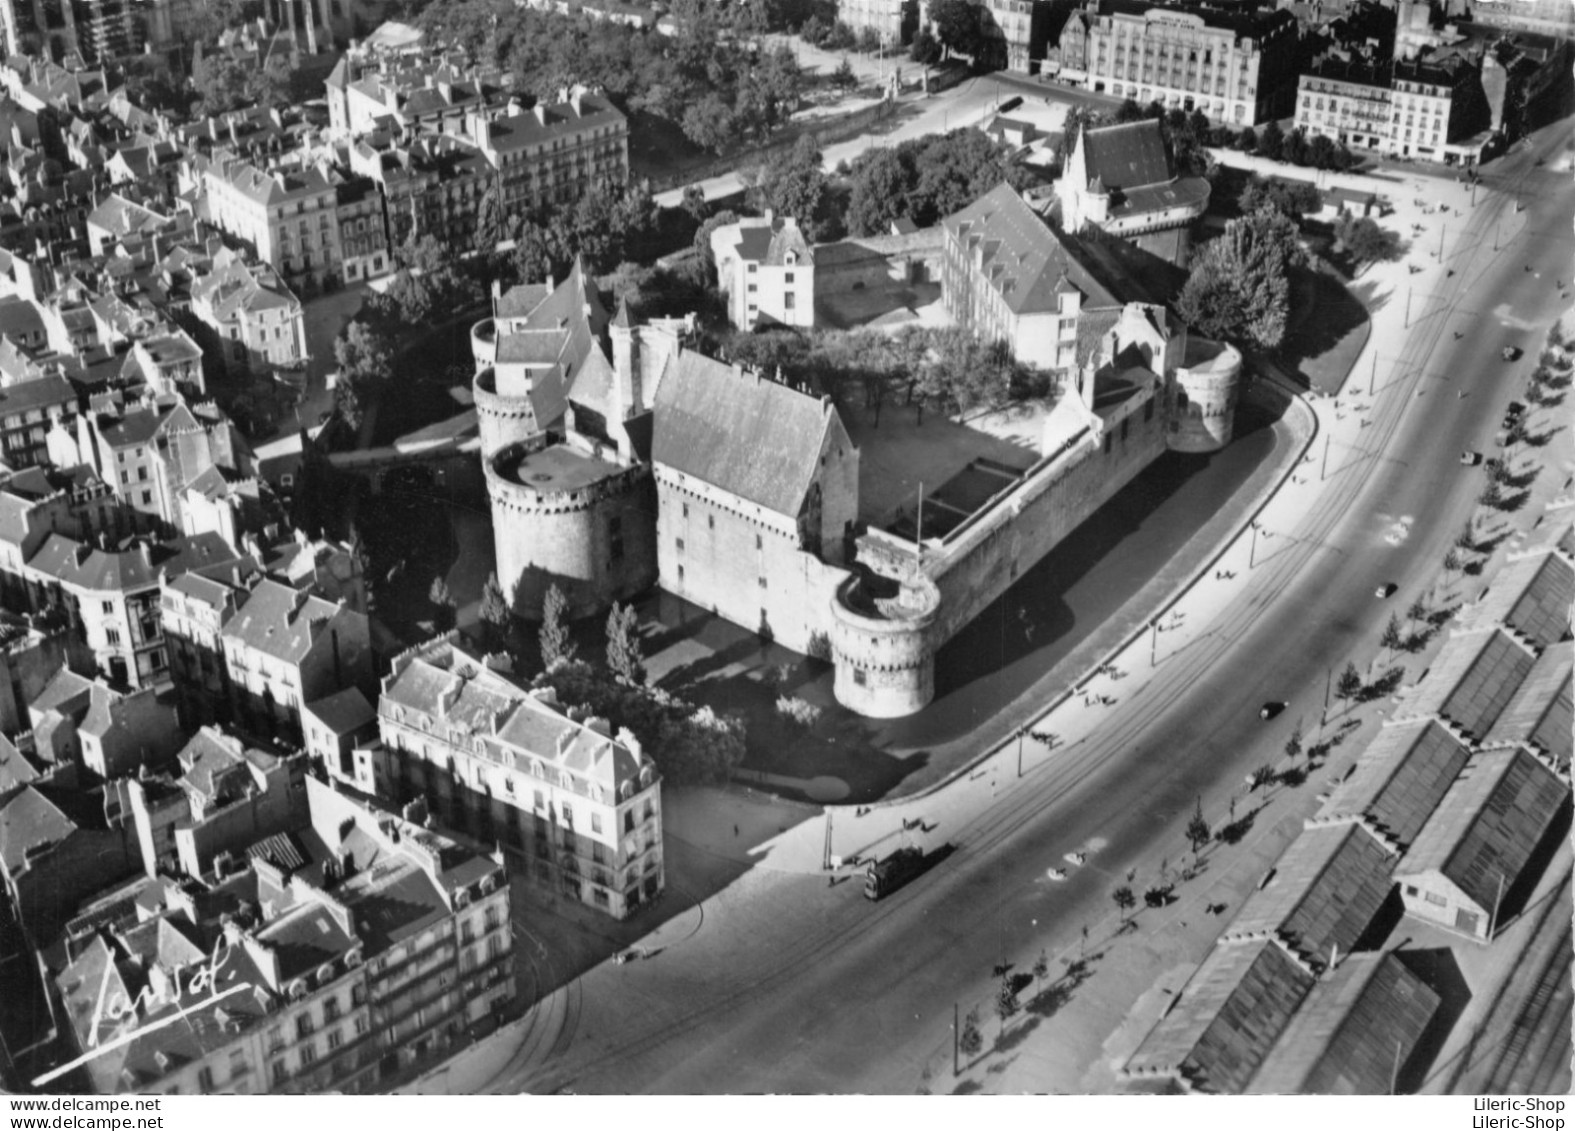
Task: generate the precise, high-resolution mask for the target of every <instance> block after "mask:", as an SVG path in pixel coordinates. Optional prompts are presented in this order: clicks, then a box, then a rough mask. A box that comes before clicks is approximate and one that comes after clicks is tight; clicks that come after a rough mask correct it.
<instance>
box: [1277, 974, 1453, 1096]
mask: <svg viewBox="0 0 1575 1131" xmlns="http://www.w3.org/2000/svg"><path fill="white" fill-rule="evenodd" d="M1439 1003H1440V999H1439V996H1438V994H1436V993H1434V992H1433V990H1431V989H1430V988H1429V987H1428V986H1427V984H1426V983H1424V982H1423V981H1422V979H1420V978H1418V977H1417V976H1416V975H1415V974H1413V973H1412V972H1411V971H1410V970H1408V969H1407V968H1406V966H1405V963H1404V962H1403V961H1402V960H1401V958H1400V956H1399V955H1398V954H1396V953H1394V952H1393V951H1391V952H1390V953H1388V954H1357V955H1352V956H1351V957H1350V958H1348V959H1345V960H1344V961H1342V962H1341V964H1340V965H1339V966H1338V967H1336V968H1335V970H1333V971H1332V972H1331V973H1329V974H1326V975H1325V976H1324V979H1323V980H1322V981H1321V982H1319V983H1318V984H1317V985H1316V986H1314V987H1313V988H1312V992H1311V993H1309V994H1308V995H1307V1000H1306V1001H1304V1002H1302V1006H1301V1008H1300V1009H1298V1010H1297V1011H1296V1015H1295V1016H1294V1017H1292V1018H1291V1023H1290V1024H1289V1025H1287V1026H1286V1027H1285V1032H1284V1033H1283V1034H1282V1035H1281V1036H1280V1039H1279V1041H1278V1042H1276V1043H1275V1046H1274V1048H1273V1050H1272V1051H1271V1052H1270V1053H1269V1055H1268V1056H1267V1057H1265V1058H1264V1061H1263V1065H1262V1067H1260V1068H1259V1069H1258V1074H1257V1075H1256V1076H1254V1077H1253V1078H1252V1086H1251V1087H1249V1088H1248V1089H1247V1091H1248V1092H1249V1093H1250V1094H1254V1095H1292V1094H1295V1095H1337V1096H1377V1095H1385V1094H1387V1093H1388V1092H1389V1090H1390V1088H1391V1086H1392V1085H1393V1073H1394V1071H1395V1060H1396V1054H1397V1051H1398V1055H1399V1061H1400V1064H1401V1065H1404V1064H1405V1062H1406V1061H1407V1060H1408V1059H1409V1058H1410V1056H1411V1053H1412V1052H1414V1051H1415V1049H1416V1046H1417V1043H1418V1042H1419V1041H1420V1039H1421V1037H1422V1033H1423V1032H1424V1031H1425V1030H1426V1029H1427V1026H1428V1023H1429V1022H1430V1021H1432V1019H1433V1015H1434V1014H1435V1013H1436V1012H1437V1011H1438V1006H1439Z"/></svg>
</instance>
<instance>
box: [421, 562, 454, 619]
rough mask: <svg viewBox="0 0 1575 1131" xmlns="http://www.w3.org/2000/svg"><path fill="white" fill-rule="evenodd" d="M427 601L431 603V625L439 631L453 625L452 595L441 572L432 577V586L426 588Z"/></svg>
mask: <svg viewBox="0 0 1575 1131" xmlns="http://www.w3.org/2000/svg"><path fill="white" fill-rule="evenodd" d="M427 601H428V602H430V603H431V605H432V625H433V627H434V628H436V629H437V630H438V631H439V632H447V631H448V630H449V629H451V628H453V627H454V611H455V609H454V595H453V594H452V593H450V592H449V591H448V582H447V581H446V580H444V578H443V575H442V574H438V575H437V576H436V577H434V578H433V579H432V588H431V589H428V590H427Z"/></svg>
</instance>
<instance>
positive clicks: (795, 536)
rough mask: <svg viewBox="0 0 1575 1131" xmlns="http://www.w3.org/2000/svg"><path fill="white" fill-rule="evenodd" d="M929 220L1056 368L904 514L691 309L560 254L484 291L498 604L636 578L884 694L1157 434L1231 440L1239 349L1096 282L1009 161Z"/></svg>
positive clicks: (1210, 442) (917, 704) (1085, 508)
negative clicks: (674, 310)
mask: <svg viewBox="0 0 1575 1131" xmlns="http://www.w3.org/2000/svg"><path fill="white" fill-rule="evenodd" d="M943 226H944V238H945V241H946V252H945V254H946V263H947V269H946V271H945V273H944V276H943V289H944V292H945V293H944V297H945V300H946V303H947V305H948V307H949V308H950V309H952V310H953V311H954V312H959V313H960V314H961V315H962V316H961V317H959V321H960V322H961V323H962V324H963V325H964V326H967V327H968V328H970V329H973V330H974V331H975V332H976V333H982V334H988V335H992V336H1001V331H1002V330H1003V329H1005V330H1006V334H1005V335H1004V336H1006V337H1007V340H1008V341H1009V342H1010V343H1011V345H1012V348H1013V350H1014V352H1016V353H1018V354H1019V356H1023V355H1028V356H1034V357H1052V358H1058V359H1061V360H1062V361H1063V362H1064V364H1063V366H1062V367H1061V373H1062V374H1063V375H1064V377H1065V380H1064V388H1063V390H1062V392H1061V394H1060V395H1059V397H1058V399H1057V400H1056V402H1055V404H1054V407H1053V408H1052V409H1051V410H1050V411H1049V412H1048V413H1047V414H1046V416H1045V417H1044V421H1043V429H1042V434H1041V435H1040V436H1039V438H1038V444H1037V451H1036V452H1035V453H1034V454H1035V458H1034V461H1033V462H1032V464H1031V466H1028V467H1026V468H1024V469H1020V470H1014V469H1006V471H1008V472H1010V474H1007V473H1006V472H1003V471H1002V470H1001V469H990V468H986V469H982V470H979V469H976V468H975V467H974V466H973V465H970V466H969V467H968V468H965V469H963V471H962V472H960V473H959V474H958V475H957V476H955V477H954V479H957V480H961V479H962V478H963V477H964V476H966V475H970V474H972V475H975V477H976V478H977V477H978V476H980V475H984V476H986V477H988V476H989V475H992V474H993V475H995V476H996V477H997V478H996V479H995V480H989V481H990V482H992V483H994V484H995V490H994V491H993V493H991V494H989V495H988V497H987V498H985V499H984V501H983V502H975V503H971V504H969V505H967V506H957V505H953V504H952V503H951V502H949V501H948V500H947V499H946V497H945V493H946V491H947V489H948V486H949V483H950V481H949V483H948V484H943V485H942V487H941V488H940V489H939V490H937V491H936V493H935V494H936V496H937V499H936V501H933V502H926V503H925V504H923V505H922V506H921V509H920V511H919V512H918V513H917V514H916V515H915V519H916V521H915V523H914V524H913V525H912V527H910V526H909V525H907V524H905V523H903V522H896V521H889V520H888V519H887V518H886V517H885V516H870V515H861V513H860V489H859V476H860V461H859V449H858V447H857V446H856V445H855V444H854V443H853V441H852V439H851V438H850V436H849V433H848V429H847V426H846V424H845V422H844V421H843V419H842V416H841V413H840V412H839V411H838V409H837V408H836V406H835V405H834V404H832V402H831V400H830V399H829V398H824V397H820V396H816V395H814V394H812V393H811V392H809V391H807V390H803V389H799V388H794V387H790V386H788V385H786V384H783V383H781V382H779V381H774V380H771V379H770V378H768V377H766V376H765V375H763V374H760V373H757V372H752V371H746V370H744V369H743V368H741V367H739V366H737V365H730V364H727V363H725V362H722V361H718V360H715V359H713V358H709V357H706V356H704V355H703V354H701V353H699V352H697V351H696V350H694V349H692V348H690V341H689V340H690V337H691V334H692V331H693V328H694V327H693V322H692V320H673V319H664V320H656V321H652V322H650V323H648V324H645V325H640V326H636V325H634V324H633V322H632V319H631V318H630V317H629V313H628V310H627V309H626V308H624V307H622V306H620V308H619V310H618V311H617V314H616V316H615V317H613V318H611V319H609V318H608V316H607V313H606V311H605V308H603V307H602V305H601V304H600V302H599V301H598V299H597V297H596V293H595V290H594V288H593V287H592V286H590V285H589V284H588V282H587V280H586V279H585V277H584V274H583V271H582V270H581V269H580V268H579V266H578V265H576V266H575V268H574V270H573V271H571V272H570V275H569V277H568V278H567V279H566V280H564V282H562V283H561V284H558V285H556V286H554V285H551V282H550V281H549V283H548V284H547V285H542V286H520V287H516V288H514V289H513V290H511V291H509V292H508V293H507V294H502V295H497V296H495V301H494V317H493V318H490V319H486V320H484V321H483V322H481V323H478V325H477V326H476V328H475V329H474V330H473V332H472V343H473V347H474V352H475V356H476V364H477V375H476V378H475V394H476V405H477V409H478V413H479V416H480V430H481V437H482V458H483V460H484V461H485V470H486V478H487V489H488V495H489V498H490V502H491V507H492V518H493V527H494V538H495V541H496V546H497V559H498V577H499V580H500V582H501V584H502V585H503V587H504V590H505V592H506V593H512V594H513V595H514V599H515V608H516V611H517V612H518V613H519V614H520V615H522V616H525V617H528V618H535V617H539V616H540V610H541V604H542V600H543V598H544V597H545V594H546V591H547V589H548V587H549V586H551V585H557V586H558V587H559V588H560V589H562V590H563V592H564V593H565V594H566V595H567V597H568V599H569V607H570V612H571V614H572V615H576V616H578V615H589V614H592V613H596V612H599V611H602V610H604V609H605V608H606V607H607V606H608V605H609V604H610V603H611V602H613V601H621V600H626V599H628V598H630V597H632V596H634V595H635V594H637V593H639V592H641V591H643V590H645V589H647V588H649V587H650V586H651V585H652V584H653V583H654V584H656V585H658V586H660V587H661V588H662V589H664V590H666V591H668V592H670V593H674V594H676V595H679V596H682V597H684V598H686V599H687V600H689V601H692V602H694V603H695V604H697V605H700V606H701V607H703V608H708V609H711V610H712V611H713V612H715V613H716V614H718V615H720V616H723V617H725V618H726V619H728V620H731V621H733V622H734V623H737V624H740V625H743V626H744V627H746V628H749V629H752V630H755V631H758V632H759V633H760V634H761V635H762V636H764V637H768V638H770V639H773V640H775V641H777V642H779V643H781V644H783V645H785V646H787V647H788V648H791V649H794V650H795V651H800V652H811V653H815V654H817V655H826V654H827V653H828V652H829V655H830V658H831V660H832V662H833V663H834V665H835V668H836V675H835V692H836V696H837V699H838V701H839V702H841V703H842V704H844V705H845V706H847V707H849V708H850V709H852V710H854V711H857V712H858V713H860V714H863V715H866V716H872V717H897V716H902V715H906V714H910V713H912V712H914V711H917V710H919V709H920V708H921V707H923V706H924V705H925V704H926V703H928V702H929V701H930V699H931V698H932V697H933V695H934V662H935V655H936V653H937V652H938V651H939V650H940V648H941V647H942V645H944V644H945V643H946V641H948V640H949V639H951V638H952V637H953V636H954V635H956V634H957V632H958V631H960V630H961V629H962V628H963V627H964V626H965V625H967V624H968V623H969V621H971V620H972V619H973V618H974V617H975V616H977V615H978V613H979V612H980V611H981V610H982V609H984V608H985V607H986V606H988V605H989V604H990V602H992V601H994V600H995V599H996V598H997V597H999V596H1000V595H1001V594H1002V593H1003V592H1005V591H1006V589H1008V588H1009V587H1010V586H1011V585H1012V583H1013V582H1014V581H1015V580H1016V579H1017V578H1018V577H1019V576H1020V575H1021V574H1022V573H1023V572H1024V571H1025V570H1027V569H1029V568H1031V567H1032V566H1033V565H1034V564H1035V563H1036V562H1038V561H1039V559H1040V558H1042V557H1043V556H1044V555H1045V554H1046V553H1048V552H1049V551H1050V550H1051V549H1052V548H1053V547H1054V546H1055V545H1056V544H1057V543H1058V542H1060V541H1061V539H1063V538H1064V537H1066V535H1067V534H1069V533H1070V532H1071V531H1072V530H1073V529H1075V528H1076V527H1077V525H1078V524H1079V523H1081V522H1082V521H1083V520H1085V519H1086V518H1088V517H1089V516H1090V515H1091V514H1092V513H1093V512H1094V511H1095V510H1097V509H1098V508H1099V507H1100V506H1101V505H1103V504H1104V502H1105V501H1106V500H1108V499H1109V498H1110V497H1111V496H1112V495H1114V494H1115V493H1116V492H1117V491H1119V490H1120V489H1121V488H1122V487H1124V486H1125V485H1126V484H1127V483H1129V482H1130V481H1131V480H1132V479H1133V478H1134V477H1135V476H1137V475H1138V474H1139V473H1140V472H1141V471H1142V470H1143V469H1144V468H1146V467H1147V466H1148V465H1149V464H1150V463H1151V462H1152V461H1153V460H1154V459H1156V458H1157V457H1158V456H1159V455H1160V454H1162V453H1163V452H1165V451H1166V450H1174V451H1183V452H1207V451H1212V450H1217V449H1218V448H1221V447H1223V446H1224V445H1226V444H1228V443H1229V442H1230V439H1231V433H1232V422H1233V417H1234V413H1235V408H1236V399H1237V396H1238V392H1239V387H1240V377H1241V355H1240V354H1239V353H1238V352H1237V351H1236V350H1235V349H1233V348H1232V347H1230V346H1228V345H1220V344H1218V343H1214V342H1209V341H1205V340H1203V339H1200V338H1198V337H1196V336H1194V335H1191V334H1189V333H1188V332H1187V330H1186V328H1185V327H1183V326H1181V325H1179V324H1178V323H1177V322H1176V320H1175V319H1174V317H1173V316H1172V315H1170V314H1169V313H1168V312H1167V311H1166V309H1165V308H1164V307H1163V306H1159V305H1155V304H1152V303H1139V302H1125V301H1122V300H1121V299H1119V298H1118V297H1116V296H1117V295H1118V294H1119V293H1120V292H1121V291H1122V290H1123V289H1129V290H1130V288H1124V287H1123V285H1122V280H1121V279H1119V278H1114V277H1110V276H1111V275H1112V274H1113V272H1114V260H1112V259H1109V258H1106V259H1103V260H1101V258H1100V257H1099V255H1098V254H1097V249H1096V248H1094V247H1092V246H1091V245H1088V244H1086V243H1085V242H1083V241H1081V240H1079V239H1078V238H1077V237H1075V236H1070V235H1066V234H1064V233H1060V232H1056V231H1053V230H1052V229H1051V228H1049V227H1048V226H1046V225H1045V224H1044V222H1043V221H1042V220H1040V219H1039V217H1038V216H1037V215H1036V214H1034V213H1033V211H1032V210H1031V209H1029V208H1028V206H1027V204H1026V203H1025V202H1024V201H1023V200H1022V198H1021V197H1020V196H1018V194H1017V193H1016V192H1015V191H1014V190H1012V189H1011V188H1009V187H1007V186H1004V185H1003V186H1001V187H999V188H997V189H995V190H993V191H992V192H990V193H988V194H986V195H985V196H984V197H982V198H981V199H980V200H978V201H976V202H975V203H974V204H972V205H970V206H969V207H968V208H967V209H965V210H963V212H960V213H958V214H957V215H955V216H953V217H949V218H947V220H946V221H945V222H944V225H943ZM1101 276H1103V277H1101ZM976 319H977V320H979V321H980V324H979V325H977V326H976V325H973V324H972V323H973V322H974V321H975V320H976ZM1044 334H1054V335H1055V338H1056V341H1055V343H1053V344H1048V343H1044V342H1039V341H1036V340H1035V339H1036V338H1038V337H1039V336H1041V335H1044ZM976 462H980V461H976ZM975 494H977V492H975ZM957 496H958V497H959V498H964V497H968V498H972V497H973V496H971V495H969V494H968V491H967V490H965V489H962V488H959V491H958V492H957ZM932 512H933V513H934V514H936V515H938V516H939V517H938V518H931V517H929V516H930V515H931V514H932ZM947 512H950V519H951V520H954V521H948V520H947V519H948V514H947ZM959 516H961V517H959Z"/></svg>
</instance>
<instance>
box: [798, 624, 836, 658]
mask: <svg viewBox="0 0 1575 1131" xmlns="http://www.w3.org/2000/svg"><path fill="white" fill-rule="evenodd" d="M804 654H805V655H806V656H808V657H809V658H810V659H812V660H819V661H820V662H821V663H824V664H829V663H831V637H829V636H827V635H826V634H825V633H824V632H821V631H820V630H818V629H817V630H815V631H814V632H811V633H810V634H809V645H808V646H807V647H806V648H805V649H804Z"/></svg>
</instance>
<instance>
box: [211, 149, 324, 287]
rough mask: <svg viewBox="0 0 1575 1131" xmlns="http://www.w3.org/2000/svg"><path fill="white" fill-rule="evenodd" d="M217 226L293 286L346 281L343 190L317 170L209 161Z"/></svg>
mask: <svg viewBox="0 0 1575 1131" xmlns="http://www.w3.org/2000/svg"><path fill="white" fill-rule="evenodd" d="M202 179H203V188H204V191H205V192H206V193H207V197H208V210H209V214H210V217H211V219H212V221H213V223H214V224H215V225H217V226H218V227H219V228H221V229H222V230H223V231H225V232H228V233H229V234H230V235H231V236H233V237H235V238H236V239H238V240H241V241H243V242H244V243H245V244H247V245H248V246H249V247H250V249H251V250H252V251H253V252H254V253H255V254H256V256H257V258H259V259H261V260H262V261H263V262H264V263H267V264H268V265H269V266H270V267H272V268H273V269H274V270H276V271H278V272H279V274H280V275H282V276H283V277H284V278H285V280H286V281H287V282H288V283H289V284H290V285H291V286H292V287H296V286H300V285H303V284H306V283H307V281H308V280H310V285H312V286H321V285H322V284H323V282H324V281H325V280H327V279H330V278H333V279H335V280H338V279H340V278H341V277H342V271H343V263H344V252H343V246H342V244H341V242H340V225H339V218H338V203H339V201H338V187H337V186H336V185H335V184H334V183H333V182H332V181H331V180H330V179H329V178H328V177H327V176H326V175H325V174H324V173H323V172H322V170H320V169H318V168H316V167H315V166H308V167H306V168H303V169H279V170H276V171H274V172H271V173H270V172H265V171H263V170H262V169H259V168H258V167H257V166H255V165H252V164H250V163H249V162H246V161H242V160H239V159H236V158H224V157H220V158H214V159H205V160H204V163H203V178H202Z"/></svg>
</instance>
